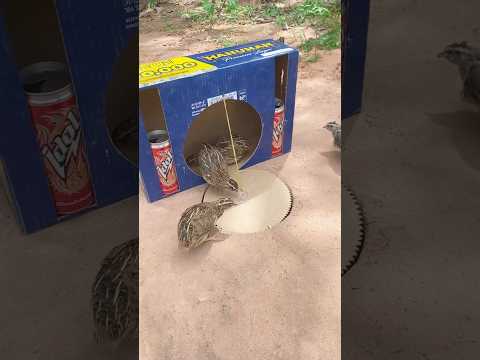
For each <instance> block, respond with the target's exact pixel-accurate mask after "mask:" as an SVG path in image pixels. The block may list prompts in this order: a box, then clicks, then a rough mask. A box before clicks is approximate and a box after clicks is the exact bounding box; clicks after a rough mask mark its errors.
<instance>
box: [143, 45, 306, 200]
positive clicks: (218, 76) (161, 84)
mask: <svg viewBox="0 0 480 360" xmlns="http://www.w3.org/2000/svg"><path fill="white" fill-rule="evenodd" d="M298 60H299V54H298V51H297V50H296V49H294V48H291V47H289V46H287V45H285V44H283V43H281V42H278V41H274V40H263V41H257V42H252V43H249V44H243V45H239V46H235V47H229V48H224V49H219V50H216V51H211V52H207V53H202V54H197V55H192V56H187V57H179V58H174V59H167V60H163V61H158V62H155V63H151V64H145V65H141V66H140V71H139V87H140V127H139V137H140V139H139V162H140V164H139V165H140V175H141V180H142V182H143V188H144V191H145V193H146V195H147V199H148V200H149V201H150V202H153V201H157V200H159V199H162V198H164V197H165V196H166V194H165V193H164V192H163V191H162V187H161V186H160V181H159V175H158V173H157V169H156V166H155V163H154V158H153V156H152V151H151V145H150V143H149V140H148V133H149V132H150V131H153V130H166V131H167V132H168V137H169V142H170V145H171V152H172V155H173V165H172V167H173V168H174V169H175V172H176V176H177V181H178V186H179V191H183V190H186V189H189V188H192V187H194V186H197V185H200V184H202V183H204V180H203V179H202V177H201V176H200V175H199V172H198V169H196V168H195V167H193V166H191V164H189V163H188V162H187V159H188V158H189V157H190V156H191V155H194V154H195V153H197V152H198V150H199V149H200V146H201V144H202V143H205V142H208V143H212V142H215V140H216V139H218V138H220V137H222V136H228V135H229V132H228V124H227V122H226V116H227V114H226V112H227V113H228V116H229V121H230V125H231V128H232V133H233V134H237V135H241V136H243V137H245V138H247V139H248V140H249V143H250V145H251V151H250V153H249V154H248V156H247V158H245V159H244V161H242V162H241V164H239V165H240V167H241V168H246V167H249V166H252V165H254V164H257V163H260V162H262V161H266V160H269V159H271V158H272V137H273V118H274V111H275V101H276V100H275V99H276V98H279V99H281V100H282V101H283V102H284V111H285V122H284V126H283V132H284V138H283V154H285V153H288V152H289V151H290V150H291V144H292V129H293V118H294V110H295V92H296V82H297V70H298ZM224 99H228V100H226V102H225V103H224V102H223V100H224ZM225 106H227V111H225Z"/></svg>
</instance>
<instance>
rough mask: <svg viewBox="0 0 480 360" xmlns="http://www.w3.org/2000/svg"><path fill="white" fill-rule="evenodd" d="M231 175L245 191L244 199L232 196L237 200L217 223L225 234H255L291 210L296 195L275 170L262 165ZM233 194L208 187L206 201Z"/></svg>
mask: <svg viewBox="0 0 480 360" xmlns="http://www.w3.org/2000/svg"><path fill="white" fill-rule="evenodd" d="M231 176H232V177H233V178H234V179H235V180H236V181H237V182H238V184H239V186H240V188H241V189H242V190H243V191H244V192H245V194H246V197H245V198H243V199H240V198H238V199H237V198H235V197H234V198H232V200H233V201H234V202H235V203H236V204H237V205H235V206H233V207H231V208H229V209H227V210H225V212H224V213H223V215H222V216H221V217H220V218H219V219H218V220H217V227H218V228H219V229H220V231H221V232H222V233H225V234H253V233H258V232H262V231H266V230H270V229H271V228H272V227H274V226H275V225H278V224H280V223H281V222H282V221H283V220H285V219H286V218H287V217H288V216H289V215H290V213H291V210H292V207H293V195H292V192H291V191H290V189H289V187H288V186H287V184H285V183H284V182H283V181H282V180H281V179H280V178H279V177H278V176H276V175H275V174H273V173H271V172H269V171H265V170H258V169H251V168H249V169H245V170H241V171H238V172H234V173H232V174H231ZM228 196H230V197H231V196H232V195H231V194H227V193H224V192H223V191H222V190H219V189H215V188H213V187H208V188H207V190H206V192H205V194H204V198H203V201H204V202H210V201H215V200H218V199H219V198H221V197H228Z"/></svg>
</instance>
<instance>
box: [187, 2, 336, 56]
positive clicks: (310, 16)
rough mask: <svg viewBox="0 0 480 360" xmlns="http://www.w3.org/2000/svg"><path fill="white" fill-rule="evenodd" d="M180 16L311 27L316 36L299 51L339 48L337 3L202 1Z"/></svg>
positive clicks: (196, 20) (196, 19) (207, 21)
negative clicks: (279, 3)
mask: <svg viewBox="0 0 480 360" xmlns="http://www.w3.org/2000/svg"><path fill="white" fill-rule="evenodd" d="M183 17H184V18H187V19H190V20H192V21H194V22H199V23H205V24H209V25H210V26H213V25H214V24H215V23H220V22H223V23H231V24H249V23H250V24H251V23H258V22H268V21H273V22H275V23H276V24H277V25H278V26H279V27H281V28H282V29H288V28H289V27H295V26H306V27H311V28H312V29H313V30H314V32H315V37H314V38H311V39H305V40H304V41H303V42H302V44H301V45H300V49H301V50H302V51H304V52H306V53H310V52H312V51H313V52H314V55H313V56H312V57H311V58H312V59H318V56H317V53H316V50H332V49H337V48H340V46H341V5H340V0H305V1H303V2H300V3H297V4H295V5H293V6H291V7H287V6H278V5H277V4H271V3H267V4H262V5H258V6H252V5H242V4H240V3H239V1H238V0H201V5H200V7H198V8H196V9H193V10H187V11H186V12H184V13H183Z"/></svg>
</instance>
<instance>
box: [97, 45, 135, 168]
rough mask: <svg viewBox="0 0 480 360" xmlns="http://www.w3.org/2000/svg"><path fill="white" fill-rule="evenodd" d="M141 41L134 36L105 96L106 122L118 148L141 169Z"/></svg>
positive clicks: (121, 57) (114, 71)
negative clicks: (139, 114)
mask: <svg viewBox="0 0 480 360" xmlns="http://www.w3.org/2000/svg"><path fill="white" fill-rule="evenodd" d="M137 68H138V39H136V38H135V37H133V38H132V39H131V40H130V41H129V42H128V44H127V47H125V48H124V49H123V50H122V51H121V52H120V55H119V57H118V59H117V61H116V63H115V64H114V66H113V69H112V77H111V80H110V81H109V83H108V85H107V91H106V94H105V121H106V125H107V130H108V134H109V136H110V140H111V142H112V144H113V145H114V147H115V149H116V150H118V152H119V153H120V154H121V155H122V156H123V157H125V158H126V159H127V160H128V161H130V162H131V163H132V164H134V165H136V166H138V72H137Z"/></svg>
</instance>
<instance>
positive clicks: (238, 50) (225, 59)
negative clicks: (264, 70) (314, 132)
mask: <svg viewBox="0 0 480 360" xmlns="http://www.w3.org/2000/svg"><path fill="white" fill-rule="evenodd" d="M293 51H296V50H295V49H293V48H291V47H289V46H287V45H285V44H284V43H282V42H279V41H275V40H271V39H269V40H262V41H256V42H252V43H248V44H243V45H237V46H233V47H228V48H224V49H219V50H214V51H209V52H205V53H201V54H197V55H191V56H182V57H176V58H171V59H167V60H160V61H156V62H153V63H148V64H142V65H140V69H139V87H140V88H141V89H142V88H146V87H150V86H155V85H157V84H159V83H163V82H167V81H172V80H176V79H179V78H185V77H190V76H195V75H198V74H202V73H205V72H209V71H215V70H217V69H222V68H226V67H230V66H236V65H240V64H243V63H248V62H252V61H255V60H259V59H262V58H265V57H270V56H279V55H283V54H287V53H289V52H293Z"/></svg>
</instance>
